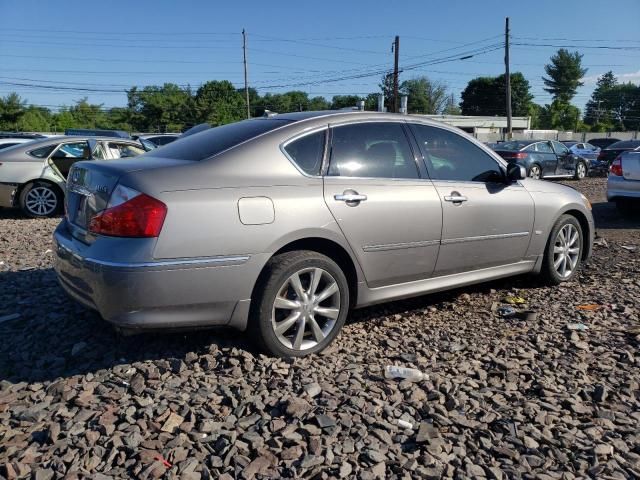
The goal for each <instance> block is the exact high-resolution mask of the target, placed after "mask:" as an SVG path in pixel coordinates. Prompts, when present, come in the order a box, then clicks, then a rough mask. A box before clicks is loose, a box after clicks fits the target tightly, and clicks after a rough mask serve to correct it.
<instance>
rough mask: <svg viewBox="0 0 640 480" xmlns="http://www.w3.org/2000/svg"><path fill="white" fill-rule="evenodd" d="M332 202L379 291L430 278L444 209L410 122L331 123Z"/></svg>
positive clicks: (327, 181)
mask: <svg viewBox="0 0 640 480" xmlns="http://www.w3.org/2000/svg"><path fill="white" fill-rule="evenodd" d="M330 142H331V147H330V150H329V165H328V168H327V172H326V174H325V175H324V198H325V202H326V204H327V206H328V207H329V210H330V211H331V213H332V214H333V217H334V218H335V220H336V222H337V223H338V225H339V226H340V228H341V229H342V232H343V233H344V236H345V237H346V239H347V241H348V242H349V245H350V246H351V248H352V250H353V252H354V253H355V255H356V257H357V259H358V262H359V263H360V267H361V268H362V271H363V273H364V276H365V279H366V281H367V284H368V285H369V287H371V288H375V287H380V286H384V285H391V284H397V283H403V282H409V281H413V280H419V279H424V278H427V277H429V276H430V275H431V274H432V273H433V269H434V268H435V264H436V259H437V257H438V248H439V243H440V233H441V229H442V207H441V205H440V198H439V196H438V193H437V192H436V189H435V187H434V186H433V183H432V182H431V181H430V180H429V179H428V178H423V177H424V176H426V175H425V174H424V167H422V172H423V173H422V174H421V171H420V166H419V163H418V161H417V159H416V157H415V154H414V152H413V151H412V149H411V146H410V142H409V137H408V132H407V131H406V127H405V125H404V122H359V123H350V124H343V125H331V140H330Z"/></svg>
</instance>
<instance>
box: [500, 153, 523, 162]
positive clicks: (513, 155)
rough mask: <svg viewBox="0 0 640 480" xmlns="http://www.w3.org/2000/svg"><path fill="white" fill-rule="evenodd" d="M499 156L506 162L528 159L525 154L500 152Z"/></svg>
mask: <svg viewBox="0 0 640 480" xmlns="http://www.w3.org/2000/svg"><path fill="white" fill-rule="evenodd" d="M501 155H502V158H504V159H506V160H524V159H525V158H527V157H528V154H527V153H525V152H502V153H501Z"/></svg>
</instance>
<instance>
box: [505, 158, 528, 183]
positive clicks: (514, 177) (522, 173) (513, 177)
mask: <svg viewBox="0 0 640 480" xmlns="http://www.w3.org/2000/svg"><path fill="white" fill-rule="evenodd" d="M526 177H527V169H526V168H524V167H523V166H522V165H518V164H517V163H510V164H509V165H507V180H508V181H509V182H516V181H518V180H522V179H523V178H526Z"/></svg>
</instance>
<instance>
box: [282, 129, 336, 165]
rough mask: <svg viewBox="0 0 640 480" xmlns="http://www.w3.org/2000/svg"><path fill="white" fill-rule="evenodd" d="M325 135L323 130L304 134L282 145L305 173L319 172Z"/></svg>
mask: <svg viewBox="0 0 640 480" xmlns="http://www.w3.org/2000/svg"><path fill="white" fill-rule="evenodd" d="M325 135H326V133H325V131H322V132H316V133H312V134H310V135H305V136H304V137H302V138H298V139H297V140H294V141H293V142H290V143H289V144H287V146H286V147H284V149H285V151H286V152H287V154H288V155H289V157H290V158H291V160H293V161H294V163H295V164H296V165H297V166H298V168H300V170H302V171H303V172H304V173H306V174H307V175H319V174H320V167H321V166H322V154H323V153H324V140H325Z"/></svg>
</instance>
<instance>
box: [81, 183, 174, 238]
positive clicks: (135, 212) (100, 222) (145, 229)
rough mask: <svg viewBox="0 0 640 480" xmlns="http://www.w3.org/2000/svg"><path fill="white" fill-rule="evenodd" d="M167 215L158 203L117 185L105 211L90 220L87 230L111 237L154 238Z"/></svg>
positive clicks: (163, 206)
mask: <svg viewBox="0 0 640 480" xmlns="http://www.w3.org/2000/svg"><path fill="white" fill-rule="evenodd" d="M166 215H167V206H166V205H165V204H164V203H162V202H161V201H160V200H156V199H155V198H153V197H150V196H149V195H147V194H145V193H140V192H137V191H136V190H133V189H131V188H127V187H122V186H118V187H116V189H115V190H114V191H113V193H112V194H111V199H110V200H109V204H108V205H107V208H106V209H105V210H103V211H101V212H100V213H98V214H97V215H95V216H94V217H93V218H92V219H91V222H90V223H89V231H90V232H91V233H95V234H99V235H108V236H112V237H147V238H148V237H157V236H158V235H160V231H161V230H162V225H163V224H164V219H165V217H166Z"/></svg>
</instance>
